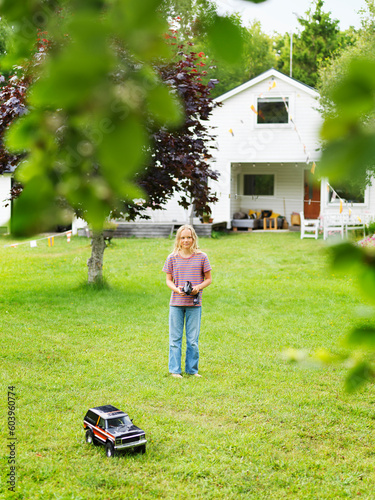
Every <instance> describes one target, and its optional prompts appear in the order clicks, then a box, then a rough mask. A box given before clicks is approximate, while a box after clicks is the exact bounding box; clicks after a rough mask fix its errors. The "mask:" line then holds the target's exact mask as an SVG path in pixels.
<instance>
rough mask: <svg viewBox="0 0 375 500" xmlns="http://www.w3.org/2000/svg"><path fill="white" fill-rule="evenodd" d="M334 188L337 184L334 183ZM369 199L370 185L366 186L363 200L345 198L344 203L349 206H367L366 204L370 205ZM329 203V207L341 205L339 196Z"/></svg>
mask: <svg viewBox="0 0 375 500" xmlns="http://www.w3.org/2000/svg"><path fill="white" fill-rule="evenodd" d="M332 188H333V189H335V186H334V185H333V186H332ZM328 196H329V195H328ZM368 201H369V186H366V187H365V190H364V193H363V202H353V201H347V200H345V199H343V203H344V204H345V205H346V206H348V207H366V206H368ZM327 205H328V206H329V207H337V206H339V205H340V198H338V197H337V198H336V199H335V200H333V201H331V200H328V203H327Z"/></svg>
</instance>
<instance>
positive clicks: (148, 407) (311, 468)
mask: <svg viewBox="0 0 375 500" xmlns="http://www.w3.org/2000/svg"><path fill="white" fill-rule="evenodd" d="M6 243H8V239H7V238H6V237H0V276H1V290H0V308H1V326H2V329H1V338H2V342H1V365H0V366H1V367H0V376H1V388H2V391H1V394H2V398H1V401H0V405H1V412H2V415H3V417H4V419H3V420H2V423H3V424H2V429H1V433H2V437H3V439H2V443H3V444H2V447H1V462H0V469H1V484H0V497H1V498H12V499H27V500H30V499H31V500H34V499H43V500H45V499H61V500H68V499H69V500H73V499H74V500H78V499H80V500H81V499H82V500H83V499H84V500H86V499H89V498H90V499H92V500H95V499H98V500H99V499H100V500H102V499H103V500H104V499H108V500H117V499H119V500H120V499H127V498H129V499H133V498H142V499H153V498H157V499H159V498H163V499H176V498H178V499H192V498H193V499H203V498H204V499H221V498H223V499H239V498H244V499H256V500H259V499H267V500H269V499H277V500H279V499H282V498H288V499H289V498H291V499H302V498H303V499H337V498H357V497H360V498H364V499H373V497H374V495H373V485H374V481H375V473H374V467H373V462H374V457H375V450H374V446H373V432H374V415H375V413H374V410H375V396H374V391H373V387H372V386H368V387H366V388H365V389H364V390H362V391H361V392H360V393H357V394H355V395H354V396H350V395H348V394H346V393H345V392H344V391H343V378H344V375H345V370H344V369H343V368H341V367H337V366H330V367H328V368H327V369H324V370H318V369H306V368H302V367H301V366H299V365H291V364H288V363H286V362H285V361H284V360H283V358H282V356H281V353H282V351H283V349H285V348H288V347H293V348H298V349H307V350H308V351H314V350H315V349H317V348H319V347H322V346H324V347H327V348H330V349H333V350H335V351H336V352H339V350H340V349H341V347H340V338H341V337H342V335H343V334H344V333H345V332H346V331H347V330H348V328H350V326H351V325H354V324H355V323H356V321H357V320H356V317H355V311H356V309H357V308H359V307H360V306H361V305H362V301H361V298H360V297H359V295H358V293H357V291H356V288H355V285H354V284H353V282H352V280H351V279H350V278H349V277H345V276H341V277H339V276H335V275H333V274H332V272H331V271H330V270H329V266H328V261H327V254H326V250H325V247H324V245H323V242H321V241H315V240H302V241H301V240H299V238H298V234H292V233H291V234H251V235H249V234H237V235H229V236H220V237H219V238H216V239H211V240H210V239H203V238H202V239H201V248H202V249H203V250H204V251H206V252H207V253H208V255H209V258H210V261H211V264H212V267H213V279H214V282H213V284H212V285H211V287H209V288H208V289H207V290H206V291H205V293H204V305H203V322H202V330H201V338H200V351H201V361H200V372H201V373H202V375H203V378H202V379H196V378H194V377H184V378H183V379H182V380H177V379H172V378H171V377H169V376H168V369H167V362H168V327H167V324H168V300H169V290H168V289H167V287H166V286H165V276H164V274H163V273H162V272H161V268H162V265H163V263H164V260H165V258H166V256H167V254H168V253H169V252H170V250H171V244H172V242H171V241H170V240H163V239H150V240H148V239H144V240H137V239H127V240H115V241H114V243H113V244H112V245H111V246H110V247H109V248H108V249H107V250H106V251H105V269H104V272H105V277H106V279H107V281H108V283H109V284H110V287H109V288H107V289H104V290H100V291H98V290H91V289H88V288H87V287H86V286H85V285H84V282H85V278H86V261H87V258H88V256H89V253H90V246H89V244H88V241H87V240H86V239H83V238H73V239H72V242H71V243H70V244H67V243H66V240H65V239H63V238H56V239H55V246H54V247H53V248H48V247H47V245H46V243H40V244H39V246H38V248H30V247H28V246H27V245H24V246H19V247H17V248H4V247H3V244H6ZM9 385H14V386H15V387H16V404H17V428H16V435H17V489H16V492H15V493H13V492H8V491H7V486H8V485H7V484H6V480H7V473H8V472H9V465H8V464H7V460H8V456H9V449H7V447H6V443H7V437H8V429H7V426H6V418H5V417H6V412H7V400H6V397H7V396H6V395H7V387H8V386H9ZM101 404H114V405H115V406H118V407H119V408H121V409H123V410H125V411H127V412H128V413H129V415H130V417H131V418H133V419H134V422H135V424H136V425H138V426H139V427H141V428H143V429H144V430H145V431H146V437H147V439H148V445H147V453H146V454H145V455H134V454H129V453H128V454H124V455H121V456H118V457H115V458H114V459H107V458H106V457H105V454H104V448H102V447H98V448H95V447H90V446H88V445H87V444H86V443H85V440H84V431H83V428H82V419H83V416H84V415H85V412H86V411H87V409H88V408H89V407H92V406H98V405H101Z"/></svg>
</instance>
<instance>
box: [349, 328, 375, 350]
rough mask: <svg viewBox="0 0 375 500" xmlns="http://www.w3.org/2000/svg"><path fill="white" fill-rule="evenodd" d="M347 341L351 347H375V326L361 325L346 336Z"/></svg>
mask: <svg viewBox="0 0 375 500" xmlns="http://www.w3.org/2000/svg"><path fill="white" fill-rule="evenodd" d="M346 343H347V345H348V346H350V347H362V348H365V349H371V350H374V349H375V328H373V327H370V326H369V327H365V326H363V327H360V328H356V329H354V330H353V331H352V332H351V333H350V334H349V335H348V337H347V338H346Z"/></svg>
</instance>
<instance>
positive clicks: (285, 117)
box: [257, 97, 289, 125]
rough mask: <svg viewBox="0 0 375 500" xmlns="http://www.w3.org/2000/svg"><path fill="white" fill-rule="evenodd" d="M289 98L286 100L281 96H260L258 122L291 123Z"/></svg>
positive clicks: (260, 123)
mask: <svg viewBox="0 0 375 500" xmlns="http://www.w3.org/2000/svg"><path fill="white" fill-rule="evenodd" d="M288 109H289V99H288V98H285V102H284V100H283V99H282V98H281V97H266V98H263V97H259V98H258V113H257V123H258V124H259V125H262V124H276V123H289V112H288Z"/></svg>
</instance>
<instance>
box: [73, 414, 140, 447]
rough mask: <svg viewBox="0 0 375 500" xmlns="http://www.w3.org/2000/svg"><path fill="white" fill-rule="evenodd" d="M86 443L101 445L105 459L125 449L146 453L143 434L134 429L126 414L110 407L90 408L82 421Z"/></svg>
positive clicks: (136, 428) (138, 429) (137, 428)
mask: <svg viewBox="0 0 375 500" xmlns="http://www.w3.org/2000/svg"><path fill="white" fill-rule="evenodd" d="M83 427H84V429H86V443H89V444H91V443H92V444H94V445H98V444H103V445H104V446H105V452H106V455H107V457H113V456H114V455H115V452H116V451H117V450H124V449H126V448H134V449H137V451H139V452H140V453H145V452H146V443H147V440H146V436H145V432H144V431H143V430H142V429H140V428H139V427H136V426H135V425H134V424H133V422H132V420H130V418H129V417H128V415H127V414H126V413H124V412H123V411H121V410H119V409H118V408H115V407H114V406H112V405H105V406H97V407H96V408H90V410H89V411H88V412H87V413H86V415H85V418H84V419H83Z"/></svg>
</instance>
